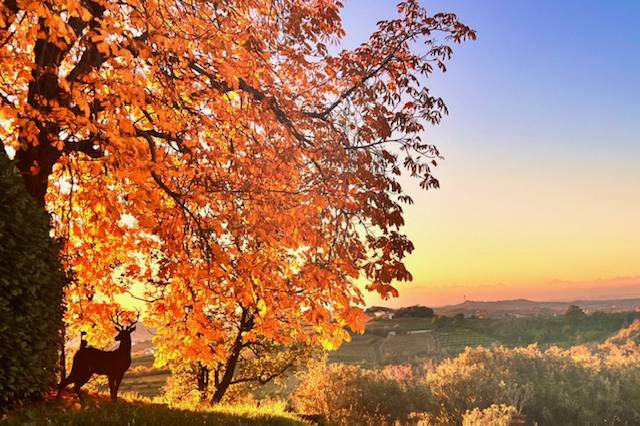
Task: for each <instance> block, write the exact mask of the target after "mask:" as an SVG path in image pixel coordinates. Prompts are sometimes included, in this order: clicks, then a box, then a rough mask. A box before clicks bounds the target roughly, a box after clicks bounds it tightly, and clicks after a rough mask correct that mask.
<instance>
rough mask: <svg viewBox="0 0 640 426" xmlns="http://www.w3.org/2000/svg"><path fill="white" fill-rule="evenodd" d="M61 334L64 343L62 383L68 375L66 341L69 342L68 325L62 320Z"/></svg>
mask: <svg viewBox="0 0 640 426" xmlns="http://www.w3.org/2000/svg"><path fill="white" fill-rule="evenodd" d="M60 335H61V336H62V344H61V345H60V383H62V381H63V380H64V379H65V378H66V377H67V350H66V348H65V343H66V342H67V327H66V326H65V325H64V321H63V322H62V328H61V329H60Z"/></svg>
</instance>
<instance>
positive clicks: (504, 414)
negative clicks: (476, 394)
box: [462, 404, 517, 426]
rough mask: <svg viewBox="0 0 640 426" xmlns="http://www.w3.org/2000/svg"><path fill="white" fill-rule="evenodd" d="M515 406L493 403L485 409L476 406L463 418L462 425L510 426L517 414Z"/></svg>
mask: <svg viewBox="0 0 640 426" xmlns="http://www.w3.org/2000/svg"><path fill="white" fill-rule="evenodd" d="M516 413H517V412H516V409H515V407H512V406H510V405H504V404H500V405H498V404H493V405H490V406H489V407H487V408H485V409H484V410H480V409H479V408H474V409H473V410H471V411H467V412H466V413H465V415H464V417H463V418H462V426H509V425H510V424H511V420H513V418H514V416H515V415H516Z"/></svg>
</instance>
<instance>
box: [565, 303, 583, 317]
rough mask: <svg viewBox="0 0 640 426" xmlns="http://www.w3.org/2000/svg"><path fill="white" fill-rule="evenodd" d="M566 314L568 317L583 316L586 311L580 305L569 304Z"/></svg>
mask: <svg viewBox="0 0 640 426" xmlns="http://www.w3.org/2000/svg"><path fill="white" fill-rule="evenodd" d="M564 315H565V316H567V317H582V316H584V311H583V310H582V308H581V307H580V306H578V305H569V307H568V308H567V312H565V314H564Z"/></svg>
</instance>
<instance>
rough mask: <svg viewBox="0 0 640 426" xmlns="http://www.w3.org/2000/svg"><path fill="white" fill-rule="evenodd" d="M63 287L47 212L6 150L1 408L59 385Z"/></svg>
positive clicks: (1, 219)
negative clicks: (36, 202)
mask: <svg viewBox="0 0 640 426" xmlns="http://www.w3.org/2000/svg"><path fill="white" fill-rule="evenodd" d="M63 285H64V275H63V273H62V271H61V268H60V263H59V258H58V248H57V245H56V244H55V243H54V242H53V241H52V240H51V238H50V237H49V218H48V216H47V213H46V212H45V211H44V210H43V209H41V208H39V207H37V206H36V204H35V201H34V200H33V199H32V197H31V195H29V194H28V193H27V192H26V190H25V188H24V185H23V183H22V179H21V178H20V176H19V175H18V174H17V173H16V171H15V168H14V167H13V164H12V162H11V160H10V159H9V158H8V157H7V155H6V153H5V151H4V149H2V148H0V366H2V368H0V406H2V405H7V404H8V403H10V402H11V401H14V400H17V399H21V398H25V397H33V396H36V395H38V394H40V393H42V392H43V391H45V390H46V389H47V388H48V387H49V386H50V385H51V384H52V383H54V382H55V379H56V375H55V373H56V365H57V354H58V348H59V347H60V346H59V344H60V328H61V326H62V307H61V306H62V305H61V302H62V289H63Z"/></svg>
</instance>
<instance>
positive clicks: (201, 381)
mask: <svg viewBox="0 0 640 426" xmlns="http://www.w3.org/2000/svg"><path fill="white" fill-rule="evenodd" d="M196 374H197V376H198V390H199V391H200V392H206V391H207V389H208V388H209V368H208V367H207V366H204V365H202V364H201V363H198V371H197V373H196Z"/></svg>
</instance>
